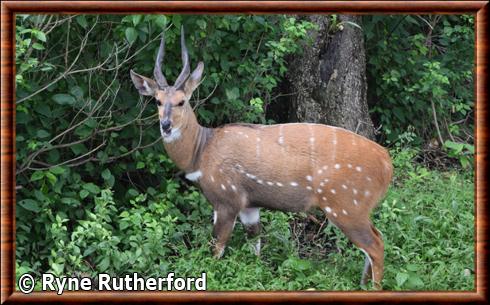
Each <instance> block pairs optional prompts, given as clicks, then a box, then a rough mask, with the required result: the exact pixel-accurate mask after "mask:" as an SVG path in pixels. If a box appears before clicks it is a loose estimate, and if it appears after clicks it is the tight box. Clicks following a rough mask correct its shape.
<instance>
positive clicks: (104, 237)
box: [17, 151, 475, 291]
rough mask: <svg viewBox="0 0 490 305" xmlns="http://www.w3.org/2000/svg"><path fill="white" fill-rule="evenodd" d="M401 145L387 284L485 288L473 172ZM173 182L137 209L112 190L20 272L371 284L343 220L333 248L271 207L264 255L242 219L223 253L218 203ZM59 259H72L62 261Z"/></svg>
mask: <svg viewBox="0 0 490 305" xmlns="http://www.w3.org/2000/svg"><path fill="white" fill-rule="evenodd" d="M393 155H394V156H395V158H394V166H395V175H394V182H393V184H392V186H391V187H390V189H389V191H388V193H387V195H386V197H385V198H384V200H383V201H382V202H381V203H380V206H379V207H378V208H377V209H376V210H375V211H374V214H373V217H372V218H373V222H374V224H375V225H376V227H377V228H378V229H379V230H380V231H381V232H382V233H383V237H384V241H385V276H384V281H383V288H384V289H385V290H398V291H400V290H427V291H434V290H438V291H444V290H473V289H475V275H474V271H475V270H474V266H475V253H474V250H475V247H474V244H475V240H474V214H475V213H474V183H473V175H472V174H471V173H467V172H463V171H446V172H441V171H434V170H429V169H427V168H425V167H422V166H420V165H416V164H414V163H413V162H412V161H411V160H412V159H413V153H412V152H410V151H400V152H397V153H396V154H393ZM168 183H169V184H168V186H167V188H166V190H167V191H166V192H156V191H153V193H155V195H149V194H148V197H150V196H153V199H146V198H147V196H146V195H147V194H140V195H138V196H137V197H136V199H134V200H131V206H132V208H129V209H128V208H124V207H120V204H119V203H116V202H114V200H113V199H112V197H111V195H110V194H111V193H110V192H108V193H106V195H105V197H106V198H105V199H104V196H102V197H101V198H102V199H99V200H98V201H96V206H95V209H94V210H93V211H91V212H90V213H89V214H88V215H90V217H88V218H87V219H85V220H77V221H76V222H73V223H75V224H76V226H75V227H74V228H72V229H71V230H69V229H67V228H66V227H63V226H62V225H60V227H59V228H58V227H56V226H55V229H56V230H55V229H52V231H51V232H52V233H51V234H53V232H54V233H56V234H57V235H55V237H56V238H54V241H55V242H56V243H55V246H56V247H57V248H56V249H52V251H51V252H52V255H51V256H50V257H48V259H47V260H49V264H48V266H49V267H46V265H47V264H46V263H45V264H44V265H41V264H40V263H38V264H36V265H34V264H32V265H30V264H29V260H28V259H25V258H24V259H23V260H19V261H18V265H17V266H18V268H17V276H19V275H20V274H22V273H25V272H30V273H34V274H35V275H36V278H37V277H38V276H39V275H40V274H41V273H43V272H42V271H41V269H42V270H44V272H46V270H47V269H49V271H50V272H53V273H55V274H58V275H65V274H82V273H85V274H86V275H87V274H88V275H89V276H95V274H97V273H100V272H108V273H110V274H115V275H122V274H124V273H127V272H138V273H139V275H140V276H165V275H166V274H167V273H169V272H175V275H176V276H179V277H182V276H186V277H195V276H200V275H201V273H202V272H206V273H207V289H208V290H361V289H368V290H369V289H371V288H370V287H361V286H360V285H359V281H360V276H361V271H362V269H363V266H364V255H363V254H362V253H361V251H359V250H358V249H357V248H355V247H354V246H353V245H352V244H351V243H350V242H349V241H348V240H347V238H346V237H345V236H344V235H343V234H342V233H341V232H340V231H339V230H338V229H337V228H335V227H333V226H331V225H327V226H324V227H322V230H323V235H322V236H323V237H322V238H326V240H325V247H324V248H325V249H327V250H328V251H320V250H321V249H319V248H318V247H316V246H313V247H310V246H309V245H308V244H307V241H305V240H304V239H303V238H301V237H300V238H298V236H297V235H295V233H294V232H292V230H291V226H290V223H291V221H292V220H293V217H295V216H293V214H288V213H281V212H270V211H263V213H262V215H261V221H262V225H263V229H262V240H263V243H262V245H263V246H262V254H261V257H260V258H258V257H256V256H255V255H254V253H253V250H252V245H253V243H254V242H255V241H253V240H247V238H246V237H245V236H246V234H245V232H244V230H243V227H242V226H241V225H240V224H237V225H236V227H235V230H234V232H233V235H232V238H231V240H230V242H229V244H228V247H227V248H226V251H225V255H224V257H223V258H222V259H220V260H215V259H213V257H212V254H211V245H210V242H209V240H210V239H211V227H212V220H211V214H212V210H211V207H210V206H209V204H208V203H207V202H206V200H205V199H204V197H203V196H202V195H201V194H200V193H198V192H197V191H195V190H194V189H191V190H190V191H187V192H184V193H182V192H180V191H179V189H178V186H177V185H176V184H175V182H172V181H171V180H169V181H168ZM138 198H139V199H138ZM158 198H159V199H158ZM60 221H62V220H60ZM73 232H76V234H74V233H73ZM329 238H330V240H329ZM19 240H20V239H19ZM21 246H22V245H21ZM23 246H26V245H25V244H23ZM90 249H91V250H90ZM88 250H90V251H91V252H87V251H88ZM305 250H306V252H307V253H306V254H307V255H305ZM90 253H91V254H90ZM34 254H35V253H34ZM305 257H306V258H305ZM56 259H62V260H60V261H59V262H60V263H58V264H55V262H57V261H56ZM45 260H46V259H45ZM55 267H58V269H60V270H58V271H57V269H56V268H55ZM83 268H84V269H83ZM37 284H39V281H38V283H37ZM36 289H39V285H37V286H36Z"/></svg>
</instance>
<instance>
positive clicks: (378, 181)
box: [130, 28, 393, 289]
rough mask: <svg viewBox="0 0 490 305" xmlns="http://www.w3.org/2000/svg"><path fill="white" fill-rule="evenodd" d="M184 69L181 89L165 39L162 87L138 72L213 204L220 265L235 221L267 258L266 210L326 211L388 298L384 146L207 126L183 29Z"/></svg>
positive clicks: (326, 134) (139, 83) (296, 129)
mask: <svg viewBox="0 0 490 305" xmlns="http://www.w3.org/2000/svg"><path fill="white" fill-rule="evenodd" d="M180 43H181V57H182V62H183V69H182V71H181V73H180V74H179V76H178V77H177V80H176V81H175V83H174V85H172V86H171V85H169V84H168V82H167V80H166V79H165V76H164V75H163V74H162V62H163V58H164V49H165V36H164V34H162V39H161V42H160V47H159V50H158V55H157V57H156V60H155V67H154V71H153V75H154V80H153V79H150V78H147V77H144V76H141V75H139V74H137V73H135V72H134V71H133V70H131V71H130V75H131V80H132V82H133V83H134V86H135V87H136V89H137V90H138V91H139V93H140V94H141V95H144V96H152V97H154V98H155V100H156V103H157V106H158V107H157V108H158V116H159V120H160V121H159V123H160V124H159V126H160V132H161V136H162V138H163V144H164V147H165V150H166V152H167V154H168V156H169V157H170V158H171V159H172V161H173V162H174V163H175V164H176V165H177V167H178V168H179V169H181V170H183V171H185V173H186V175H185V177H186V178H187V179H189V180H191V181H194V182H196V183H197V184H198V185H199V187H200V189H201V190H202V192H203V194H204V195H205V197H206V198H207V199H208V200H209V202H210V203H211V204H212V206H213V209H214V212H213V238H214V240H213V241H214V243H213V255H214V257H216V258H220V257H221V256H222V255H223V252H224V249H225V246H226V243H227V241H228V239H229V238H230V235H231V233H232V231H233V228H234V225H235V221H236V218H237V216H238V217H239V219H240V221H241V223H242V224H243V225H244V227H245V229H246V232H247V235H248V236H249V237H251V238H254V239H255V240H257V243H256V244H255V246H254V248H255V254H256V255H260V248H261V245H260V238H259V234H260V216H259V211H260V208H265V209H271V210H279V211H287V212H300V211H307V210H309V209H312V208H320V209H321V210H322V211H323V212H324V213H325V215H326V217H327V218H328V220H329V221H330V222H331V223H333V224H334V225H335V226H336V227H337V228H339V229H340V230H341V231H342V232H343V233H344V234H345V235H346V236H347V237H348V238H349V239H350V240H351V241H352V243H353V244H354V245H356V246H357V247H358V248H359V249H360V250H361V251H362V252H364V254H365V257H366V258H365V263H364V269H363V272H362V276H361V284H362V285H366V284H367V282H368V280H369V279H371V280H372V283H373V286H374V288H375V289H381V280H382V278H383V269H384V244H383V240H382V235H381V233H380V232H379V231H378V230H377V229H376V228H375V227H374V225H373V224H372V222H371V220H370V218H369V215H370V212H371V210H372V209H373V208H375V207H376V206H377V205H378V203H379V201H380V199H381V198H382V197H383V196H384V194H385V193H386V191H387V189H388V186H389V184H390V181H391V178H392V172H393V167H392V164H391V159H390V156H389V154H388V152H387V151H386V149H384V148H383V147H382V146H380V145H378V144H376V143H375V142H373V141H370V140H368V139H367V138H364V137H362V136H360V135H357V134H355V133H353V132H350V131H348V130H345V129H343V128H338V127H333V126H328V125H322V124H312V123H289V124H277V125H255V124H227V125H224V126H222V127H218V128H206V127H203V126H201V125H200V124H199V123H198V121H197V119H196V116H195V114H194V112H193V109H192V107H191V105H190V103H189V100H190V98H191V96H192V93H193V92H194V90H195V89H196V88H197V87H198V86H199V84H200V81H201V77H202V74H203V70H204V64H203V62H199V63H198V64H197V67H196V68H195V70H194V71H193V72H192V73H191V72H190V63H189V56H188V52H187V48H186V45H185V38H184V29H183V28H182V29H181V42H180Z"/></svg>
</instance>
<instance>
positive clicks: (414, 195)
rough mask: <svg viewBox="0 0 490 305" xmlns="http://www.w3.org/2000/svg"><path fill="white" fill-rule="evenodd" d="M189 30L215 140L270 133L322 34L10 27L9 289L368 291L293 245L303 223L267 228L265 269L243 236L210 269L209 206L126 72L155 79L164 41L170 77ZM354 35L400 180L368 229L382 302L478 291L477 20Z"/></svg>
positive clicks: (349, 262) (379, 19)
mask: <svg viewBox="0 0 490 305" xmlns="http://www.w3.org/2000/svg"><path fill="white" fill-rule="evenodd" d="M332 21H335V18H332ZM181 24H184V25H185V29H186V31H187V42H188V43H187V45H188V48H189V54H190V58H191V65H192V68H193V67H194V66H195V64H196V62H197V61H198V60H203V61H204V62H205V64H206V70H205V76H206V77H205V79H204V80H203V83H202V85H201V87H200V89H199V90H198V92H196V95H195V97H194V99H193V100H194V101H193V102H194V106H195V109H196V112H197V114H198V117H199V120H200V122H201V123H202V124H205V125H208V126H217V125H220V124H222V123H226V122H237V121H242V122H261V123H269V122H270V120H268V118H267V117H266V116H265V113H266V111H265V110H266V108H267V107H268V105H270V104H271V103H275V102H278V98H277V97H278V96H279V94H280V93H279V92H277V91H276V90H275V89H276V87H277V85H278V84H279V83H280V82H281V79H282V77H283V76H284V74H285V73H287V58H288V56H294V54H295V53H297V52H301V50H300V49H299V47H298V46H299V45H301V44H300V42H301V41H303V42H306V43H307V42H308V37H309V36H308V34H307V33H308V31H309V30H312V29H313V28H314V26H313V25H312V24H310V23H309V22H306V21H297V20H296V19H294V18H292V17H290V16H245V15H243V16H180V15H167V16H163V15H144V16H143V15H131V16H111V15H103V16H88V15H80V16H66V15H64V16H49V15H39V16H27V15H19V16H17V27H16V66H17V75H16V94H17V116H16V121H17V136H16V145H17V146H16V148H17V186H18V189H17V202H18V204H17V210H16V211H17V219H16V222H17V234H16V238H17V240H16V244H17V275H19V274H21V273H24V272H31V273H34V274H36V275H39V274H40V273H43V272H47V271H50V272H53V273H54V274H58V275H81V274H83V275H89V276H93V275H95V274H96V273H98V272H103V271H104V272H108V273H111V274H117V275H121V274H124V273H126V272H133V271H134V272H139V273H140V274H142V275H162V274H166V273H167V272H170V271H174V272H176V273H178V274H179V275H182V276H192V275H196V274H200V272H202V271H206V272H207V274H208V288H209V289H213V290H221V289H225V290H228V289H234V290H235V289H240V290H254V289H309V288H314V289H327V290H330V289H351V290H352V289H359V286H358V284H357V283H358V280H359V276H360V271H361V269H362V264H363V258H362V255H361V254H362V253H361V252H360V251H358V250H356V249H355V248H354V247H352V246H350V245H349V243H348V241H347V240H346V239H345V237H344V236H343V235H342V234H341V233H340V232H338V230H336V229H334V228H333V227H331V226H330V225H325V226H317V227H316V230H318V231H319V232H318V234H317V235H321V236H322V237H324V239H325V242H327V243H328V247H326V249H328V250H329V251H326V252H322V254H321V255H320V254H319V252H318V251H317V250H318V248H316V247H314V245H313V244H314V243H313V242H312V243H311V247H310V246H309V244H308V243H306V242H305V241H304V240H302V238H300V237H298V235H297V234H296V231H295V230H294V229H293V224H297V223H298V219H303V218H306V216H305V215H302V214H300V215H292V214H285V213H272V212H266V213H264V214H263V216H262V221H263V223H264V229H263V231H264V233H263V237H264V239H265V244H264V248H263V252H262V257H261V258H260V259H259V258H256V257H255V256H254V255H253V253H252V251H251V247H250V241H247V240H246V238H245V237H244V236H245V235H244V234H243V229H242V227H241V226H239V225H237V227H236V228H235V233H234V235H233V238H232V240H231V242H230V246H229V247H228V250H227V252H226V254H225V257H224V258H223V259H222V260H219V261H216V260H214V259H212V257H211V251H210V245H209V240H210V239H211V215H212V210H211V206H210V205H209V204H208V203H207V202H206V199H205V198H204V197H203V196H202V195H201V194H200V193H199V191H198V189H196V188H195V187H194V186H191V185H189V184H188V182H186V181H185V180H183V179H182V178H181V177H180V176H179V175H178V171H177V169H176V168H175V167H174V165H173V164H172V162H171V161H170V160H169V159H168V157H167V156H166V154H165V153H164V150H163V148H162V145H161V144H160V141H161V140H160V134H159V130H158V128H157V127H156V123H157V120H156V113H155V111H154V110H155V106H154V105H153V103H152V100H151V99H142V98H141V97H139V96H138V94H137V92H136V90H134V88H133V86H132V84H131V83H130V80H129V69H134V70H135V71H137V72H138V73H141V74H143V75H151V74H152V69H153V63H154V62H153V59H154V56H155V52H156V49H157V46H158V40H159V34H160V33H161V30H162V28H166V37H167V49H166V50H167V51H166V58H167V60H166V62H165V71H164V72H165V75H166V77H167V79H169V80H173V79H174V78H175V77H176V75H177V74H178V73H179V72H180V67H181V63H180V60H175V59H179V58H180V55H179V52H180V47H178V38H179V28H180V25H181ZM345 26H354V25H345ZM361 27H362V28H363V31H364V33H365V37H366V47H367V50H368V51H367V56H368V74H369V85H370V89H369V90H370V91H369V92H370V96H369V99H370V105H371V109H372V114H373V117H374V118H375V119H376V120H377V121H378V122H379V125H380V126H381V129H380V134H381V136H380V141H382V142H383V143H384V144H385V145H387V146H389V147H390V149H391V151H392V155H393V156H394V163H395V169H396V173H395V182H394V185H393V187H392V188H391V189H390V191H389V193H388V195H387V197H386V198H385V200H384V201H383V202H382V204H381V207H380V208H379V209H377V210H376V213H375V215H374V218H375V223H376V225H377V226H378V227H379V228H380V230H381V231H382V232H383V234H384V239H385V243H386V277H385V283H384V287H385V288H386V289H424V290H435V289H437V290H445V289H448V290H454V289H472V288H473V287H474V278H473V276H472V275H471V272H472V271H473V266H474V247H473V243H474V241H473V217H474V212H473V204H474V202H473V188H474V187H473V174H472V162H473V161H472V160H473V159H472V155H473V146H472V143H473V75H472V73H473V71H472V67H473V60H472V58H473V17H469V16H408V17H404V16H369V17H366V18H365V19H364V22H363V24H362V25H361ZM433 139H436V140H437V142H438V144H433V143H434V141H433ZM427 143H430V145H429V144H427ZM428 155H429V157H427V156H428ZM430 156H432V157H430ZM433 160H446V161H444V162H443V165H444V167H443V168H441V167H440V166H438V170H436V169H434V164H435V165H440V164H441V162H439V161H437V162H436V163H434V162H433ZM447 160H449V161H447ZM454 160H456V161H458V162H454ZM303 220H304V221H306V219H303ZM320 231H321V232H320ZM336 249H339V250H340V251H341V252H340V253H339V252H338V251H336Z"/></svg>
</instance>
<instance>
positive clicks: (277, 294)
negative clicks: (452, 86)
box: [0, 0, 489, 303]
mask: <svg viewBox="0 0 490 305" xmlns="http://www.w3.org/2000/svg"><path fill="white" fill-rule="evenodd" d="M134 12H138V13H156V12H158V13H184V14H185V13H202V14H208V13H213V14H230V13H256V14H267V13H268V14H273V13H303V14H311V13H317V14H318V13H323V14H326V13H355V14H369V13H385V14H386V13H393V14H400V13H403V14H408V13H424V14H435V13H437V14H454V13H467V14H468V13H469V14H474V15H475V16H476V33H475V38H476V39H475V41H476V48H475V59H476V65H475V69H476V86H475V96H476V111H475V115H476V141H475V142H476V143H475V144H476V158H475V163H476V166H475V170H476V175H475V187H476V192H475V203H476V204H475V216H476V223H475V225H476V226H475V227H476V230H475V240H476V243H475V248H476V253H475V254H476V290H474V291H468V292H437V291H435V292H390V291H380V292H372V291H368V292H362V291H359V292H320V291H305V292H288V291H286V292H285V291H270V292H266V291H264V292H262V291H260V292H242V291H236V292H184V293H183V292H165V293H150V292H123V293H110V292H67V293H64V294H63V295H60V296H58V295H56V293H55V292H52V293H47V292H42V293H41V292H34V293H32V294H29V295H24V294H22V293H21V292H17V291H15V282H14V281H15V151H16V150H15V140H14V139H15V95H14V90H15V88H14V84H15V83H14V75H15V65H14V47H15V43H14V39H15V32H14V30H15V28H14V23H15V17H14V15H15V14H17V13H87V14H90V13H92V14H95V13H97V14H101V13H120V14H121V13H134ZM487 73H488V1H312V2H306V1H305V2H301V1H226V2H225V1H168V2H167V1H134V2H129V1H128V2H126V1H8V0H7V1H4V2H2V3H1V94H0V95H1V104H0V105H1V107H0V109H1V156H0V157H1V196H0V198H1V218H0V219H1V262H0V263H1V265H0V267H1V274H0V283H1V289H0V291H1V299H0V302H1V303H3V302H7V301H8V302H9V303H24V302H35V303H41V302H61V303H82V302H104V303H105V302H131V303H133V302H170V303H177V302H179V303H180V302H197V301H200V302H208V303H215V302H225V301H241V302H260V303H266V302H267V303H272V302H274V303H276V302H315V303H319V302H325V301H332V302H342V303H359V302H363V303H364V302H368V303H372V302H378V301H388V302H397V303H398V302H400V303H401V302H403V303H406V302H444V303H459V302H465V303H467V302H472V303H488V302H489V297H488V288H487V285H488V282H487V275H486V274H487V272H486V271H487V268H486V264H485V263H486V261H487V259H488V220H487V214H488V206H487V204H486V203H487V199H488V196H487V189H486V187H485V182H486V179H485V177H486V174H487V160H488V154H487V147H488V125H487V124H488V122H487V120H486V119H485V118H486V115H487V111H488V110H487V109H488V108H487V107H488V106H487V105H488V99H487V90H486V88H488V76H487Z"/></svg>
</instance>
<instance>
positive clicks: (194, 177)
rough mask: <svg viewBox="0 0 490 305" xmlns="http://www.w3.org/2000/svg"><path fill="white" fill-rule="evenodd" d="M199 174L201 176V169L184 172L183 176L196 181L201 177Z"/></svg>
mask: <svg viewBox="0 0 490 305" xmlns="http://www.w3.org/2000/svg"><path fill="white" fill-rule="evenodd" d="M201 176H202V172H201V171H195V172H192V173H188V174H186V175H185V178H186V179H188V180H190V181H197V180H198V179H199V178H201Z"/></svg>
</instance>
